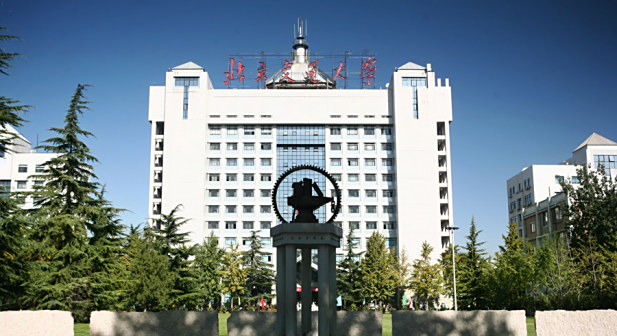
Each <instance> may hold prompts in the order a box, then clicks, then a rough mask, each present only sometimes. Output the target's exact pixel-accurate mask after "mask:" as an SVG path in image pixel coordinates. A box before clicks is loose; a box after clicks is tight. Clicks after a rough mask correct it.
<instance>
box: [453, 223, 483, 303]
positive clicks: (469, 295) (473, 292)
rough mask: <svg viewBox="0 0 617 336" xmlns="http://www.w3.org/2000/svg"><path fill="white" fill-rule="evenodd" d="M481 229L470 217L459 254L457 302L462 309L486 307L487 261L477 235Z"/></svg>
mask: <svg viewBox="0 0 617 336" xmlns="http://www.w3.org/2000/svg"><path fill="white" fill-rule="evenodd" d="M481 232H482V230H477V229H476V221H475V219H474V218H471V226H470V227H469V235H468V236H467V243H466V244H465V247H464V251H465V252H464V253H463V254H462V256H461V262H460V266H459V267H458V270H459V273H458V274H457V275H458V280H457V282H458V283H457V285H458V284H460V290H459V288H458V287H457V292H458V303H459V306H460V307H461V308H462V309H470V310H475V309H486V300H487V294H486V291H487V288H486V276H487V274H488V270H489V263H488V261H487V259H486V252H485V251H484V250H483V249H482V248H480V246H482V245H484V242H479V241H478V235H480V233H481Z"/></svg>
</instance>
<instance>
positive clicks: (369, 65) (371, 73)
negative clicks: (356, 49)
mask: <svg viewBox="0 0 617 336" xmlns="http://www.w3.org/2000/svg"><path fill="white" fill-rule="evenodd" d="M360 62H361V71H360V77H361V78H362V83H363V84H366V85H371V78H375V71H377V65H376V63H377V58H374V57H372V56H369V57H368V59H367V60H366V61H364V60H362V61H360ZM373 81H374V80H373Z"/></svg>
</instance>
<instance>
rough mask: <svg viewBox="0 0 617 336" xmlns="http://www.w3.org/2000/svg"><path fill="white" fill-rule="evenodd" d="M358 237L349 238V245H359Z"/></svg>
mask: <svg viewBox="0 0 617 336" xmlns="http://www.w3.org/2000/svg"><path fill="white" fill-rule="evenodd" d="M360 244H361V243H360V238H351V245H353V246H356V247H360Z"/></svg>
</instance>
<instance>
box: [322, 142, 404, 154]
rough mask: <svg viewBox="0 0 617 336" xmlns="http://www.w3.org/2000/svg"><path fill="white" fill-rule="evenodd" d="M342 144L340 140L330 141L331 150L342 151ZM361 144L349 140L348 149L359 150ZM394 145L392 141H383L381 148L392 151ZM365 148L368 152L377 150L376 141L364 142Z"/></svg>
mask: <svg viewBox="0 0 617 336" xmlns="http://www.w3.org/2000/svg"><path fill="white" fill-rule="evenodd" d="M342 147H343V146H342V144H341V143H340V142H332V143H330V150H333V151H340V150H342ZM359 147H360V146H359V145H358V143H357V142H349V143H347V150H348V151H357V150H359ZM393 147H394V146H393V145H392V143H391V142H382V143H381V150H382V151H392V148H393ZM364 150H365V151H368V152H373V151H375V143H374V142H367V143H365V144H364Z"/></svg>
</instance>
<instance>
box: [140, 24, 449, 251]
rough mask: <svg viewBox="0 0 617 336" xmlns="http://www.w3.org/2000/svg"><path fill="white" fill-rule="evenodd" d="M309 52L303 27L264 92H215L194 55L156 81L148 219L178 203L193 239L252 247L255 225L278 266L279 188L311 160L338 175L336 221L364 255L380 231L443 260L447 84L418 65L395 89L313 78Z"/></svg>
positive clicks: (395, 76) (402, 70)
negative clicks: (274, 234) (281, 179)
mask: <svg viewBox="0 0 617 336" xmlns="http://www.w3.org/2000/svg"><path fill="white" fill-rule="evenodd" d="M307 49H308V44H307V43H306V40H304V38H303V37H302V35H301V34H298V37H297V38H296V40H295V41H294V45H293V53H292V55H293V58H292V59H293V61H292V64H291V65H290V66H289V67H288V68H283V69H281V70H280V71H278V72H276V73H274V74H273V75H271V76H269V79H268V80H267V81H266V82H265V85H264V88H263V89H238V90H231V89H227V88H225V89H215V88H214V86H213V83H212V80H211V76H210V74H209V73H208V72H207V71H206V70H205V69H204V68H202V67H201V66H199V65H197V64H195V63H192V62H188V63H185V64H182V65H179V66H176V67H174V68H172V69H170V70H169V71H167V73H166V78H165V85H163V86H151V87H150V100H149V116H148V118H149V121H150V123H151V125H152V133H151V137H152V141H151V149H150V150H151V165H150V190H149V200H148V203H149V216H150V217H151V218H152V219H156V218H158V217H159V216H160V215H161V214H162V213H168V212H169V211H171V210H172V209H173V208H174V207H176V206H177V205H179V204H181V205H182V207H181V211H180V212H179V213H180V215H181V216H183V217H184V218H186V219H188V220H189V221H188V223H187V224H186V226H185V227H184V229H185V230H186V231H188V232H190V239H191V241H192V242H194V243H201V242H202V241H203V240H204V238H206V237H208V236H209V235H210V234H211V232H213V233H214V234H215V235H216V236H217V237H219V244H220V245H221V246H231V245H234V244H237V245H239V246H240V248H241V249H246V248H248V245H249V244H250V240H249V237H250V235H251V231H253V230H257V231H259V236H260V237H261V240H262V242H263V243H264V246H265V247H266V251H267V252H268V253H270V255H271V257H268V260H269V261H271V262H274V261H275V260H274V254H272V253H273V251H274V249H273V248H272V242H271V238H270V230H269V229H270V228H271V227H273V226H274V225H277V219H276V216H275V214H274V213H273V209H272V201H271V189H272V187H273V185H274V183H275V181H276V179H277V177H278V176H279V175H280V174H282V173H283V172H284V171H286V170H287V169H289V168H291V167H293V166H295V165H300V164H311V165H315V166H319V167H321V168H324V169H325V170H326V171H328V172H329V173H330V174H331V175H333V176H334V177H335V179H336V180H337V181H338V184H339V186H340V188H341V190H342V192H343V194H342V195H343V202H342V203H343V211H342V213H340V214H339V216H338V217H337V219H336V221H337V223H338V224H339V225H340V226H341V227H342V228H343V232H344V235H346V234H347V232H348V230H350V229H351V228H353V229H354V237H355V238H354V239H355V242H357V243H358V244H359V249H360V250H364V249H365V248H366V242H367V240H368V238H369V237H370V235H371V234H372V233H373V232H379V233H382V234H383V235H385V236H386V238H387V244H388V245H389V246H390V247H393V248H396V249H397V250H398V251H402V250H403V249H405V250H406V251H407V253H408V255H409V257H410V258H412V259H414V258H417V257H419V254H420V248H421V245H422V242H424V241H427V242H428V243H429V244H430V245H431V246H433V247H434V248H435V256H438V253H439V252H440V251H442V249H443V248H444V247H446V246H447V244H448V243H449V234H450V233H449V231H448V229H447V227H449V226H452V225H453V223H452V218H453V217H452V196H451V195H452V174H451V164H450V162H451V159H450V122H451V121H452V103H451V88H450V86H449V81H448V79H445V81H444V83H443V84H442V80H441V79H439V78H436V75H435V72H433V71H432V69H431V66H430V64H429V65H427V66H426V67H424V66H420V65H417V64H414V63H411V62H409V63H406V64H404V65H403V66H401V67H399V68H398V69H396V71H394V72H393V73H392V77H391V79H390V82H389V84H388V85H387V89H341V88H336V87H337V86H336V80H334V79H333V78H330V76H328V75H327V74H325V73H324V72H323V71H316V72H315V76H313V77H311V78H308V79H307V77H306V74H307V73H309V72H310V71H311V66H312V65H311V64H312V63H311V60H310V57H309V54H308V52H307ZM315 70H317V69H316V68H315ZM322 190H323V188H322ZM324 191H325V190H324ZM320 211H321V212H320V213H318V218H320V219H323V218H326V217H329V214H330V212H329V211H330V209H326V207H324V208H323V209H322V210H320ZM288 215H290V214H289V213H283V216H288ZM343 253H344V252H343V249H342V248H341V249H339V250H338V251H337V257H341V256H342V255H343Z"/></svg>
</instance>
